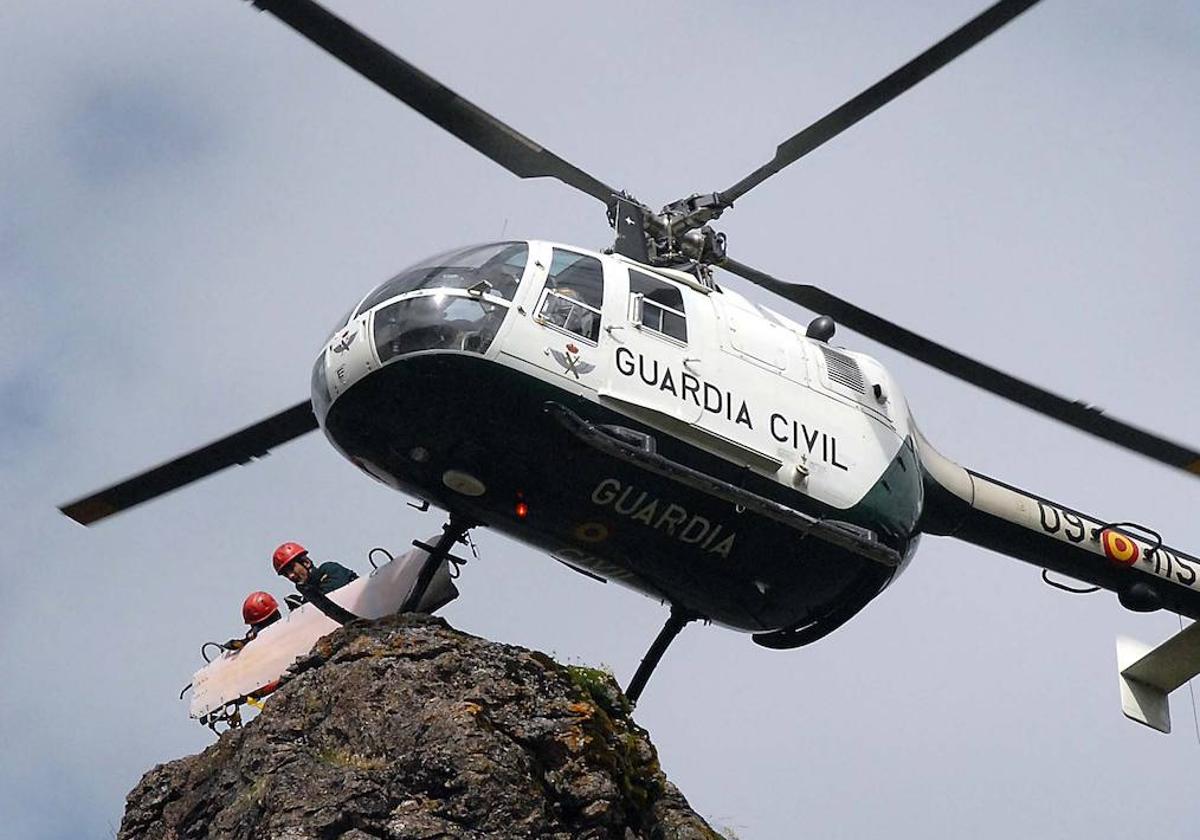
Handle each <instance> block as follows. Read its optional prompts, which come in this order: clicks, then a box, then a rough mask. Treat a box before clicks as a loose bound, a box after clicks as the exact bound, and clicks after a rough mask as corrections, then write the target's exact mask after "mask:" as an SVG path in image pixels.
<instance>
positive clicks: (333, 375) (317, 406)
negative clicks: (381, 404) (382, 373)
mask: <svg viewBox="0 0 1200 840" xmlns="http://www.w3.org/2000/svg"><path fill="white" fill-rule="evenodd" d="M368 317H369V316H368V315H366V314H364V315H359V316H358V317H356V318H354V319H353V320H352V321H351V322H350V323H348V324H347V325H346V326H344V327H343V328H342V329H340V330H338V331H337V332H336V333H334V335H333V337H332V338H330V339H329V343H328V344H327V345H326V346H325V349H324V350H323V351H322V352H321V354H320V355H319V356H318V357H317V361H316V363H315V364H314V365H313V374H312V403H313V412H314V413H315V414H316V415H317V420H318V421H321V420H323V418H324V416H325V414H326V412H327V411H328V410H329V406H330V404H332V402H333V401H334V400H336V399H337V398H338V397H339V396H341V395H342V393H344V392H345V390H346V389H347V388H349V387H350V386H351V385H353V384H354V383H355V382H357V381H359V380H360V379H362V378H363V377H364V376H366V375H367V374H368V373H370V372H371V371H372V370H373V369H374V368H375V366H376V365H375V360H374V358H373V357H372V355H371V348H370V342H368V340H367V336H368V332H367V319H368Z"/></svg>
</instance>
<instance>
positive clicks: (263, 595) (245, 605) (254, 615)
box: [221, 592, 283, 650]
mask: <svg viewBox="0 0 1200 840" xmlns="http://www.w3.org/2000/svg"><path fill="white" fill-rule="evenodd" d="M282 617H283V616H281V615H280V614H279V602H278V601H276V600H275V598H274V597H273V596H272V595H271V593H270V592H251V593H250V594H249V595H247V596H246V600H245V601H242V621H244V622H246V624H247V625H249V627H248V628H247V629H246V635H244V636H242V638H240V639H230V640H229V641H227V642H226V643H225V644H223V645H221V647H223V648H225V649H226V650H241V649H242V648H244V647H245V646H246V645H248V644H249V643H250V642H252V641H254V639H255V638H257V637H258V634H259V633H260V632H262V630H263V629H264V628H266V627H269V626H271V625H272V624H274V623H275V622H276V621H279V619H280V618H282Z"/></svg>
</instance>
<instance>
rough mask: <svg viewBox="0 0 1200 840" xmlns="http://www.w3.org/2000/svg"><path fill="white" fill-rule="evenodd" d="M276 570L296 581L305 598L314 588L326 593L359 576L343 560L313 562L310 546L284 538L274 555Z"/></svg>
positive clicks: (272, 559) (273, 563)
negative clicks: (316, 564) (284, 540)
mask: <svg viewBox="0 0 1200 840" xmlns="http://www.w3.org/2000/svg"><path fill="white" fill-rule="evenodd" d="M271 564H272V565H273V566H274V567H275V573H276V574H278V575H283V576H284V577H286V578H287V579H288V580H290V581H291V582H292V583H294V584H296V591H297V592H299V593H300V594H301V595H303V596H304V597H305V598H306V599H307V598H308V597H309V596H310V595H312V594H313V593H314V592H319V593H321V594H322V595H326V594H328V593H330V592H332V591H333V590H335V589H340V588H341V587H343V586H345V585H346V584H347V583H349V582H350V581H352V580H355V579H357V578H358V575H356V574H355V573H354V572H352V571H351V570H350V569H347V568H346V567H345V566H343V565H342V564H341V563H334V562H333V561H332V560H330V561H328V562H325V563H322V564H321V565H320V566H313V562H312V560H311V559H309V556H308V549H307V548H305V547H304V546H302V545H300V543H295V542H285V543H283V544H282V545H280V546H279V548H277V549H275V553H274V554H273V555H272V556H271Z"/></svg>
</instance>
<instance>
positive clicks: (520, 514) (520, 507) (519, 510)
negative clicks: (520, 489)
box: [516, 502, 529, 519]
mask: <svg viewBox="0 0 1200 840" xmlns="http://www.w3.org/2000/svg"><path fill="white" fill-rule="evenodd" d="M516 514H517V519H524V518H525V517H526V516H528V515H529V505H527V504H525V503H524V502H517V507H516Z"/></svg>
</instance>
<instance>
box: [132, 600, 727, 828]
mask: <svg viewBox="0 0 1200 840" xmlns="http://www.w3.org/2000/svg"><path fill="white" fill-rule="evenodd" d="M118 837H119V840H133V838H192V837H197V838H198V837H221V838H247V840H249V838H255V840H262V838H280V840H282V838H289V840H290V839H291V838H294V839H295V840H300V838H343V840H367V839H368V838H390V839H391V840H401V838H405V840H407V838H414V840H415V838H422V840H425V839H426V838H501V837H503V838H522V837H547V838H564V840H565V838H589V840H592V839H593V838H594V839H595V840H599V838H619V840H634V838H644V840H668V839H669V838H670V839H674V838H678V839H679V840H693V839H694V838H695V840H699V838H705V839H706V840H707V839H708V838H718V837H719V835H718V834H716V833H715V832H714V831H713V830H712V829H711V828H710V827H709V826H708V825H707V824H706V823H705V822H704V820H702V819H701V818H700V817H699V816H697V815H696V814H695V813H693V812H692V810H691V809H690V808H689V807H688V804H687V801H686V800H685V799H684V798H683V796H682V795H681V794H680V793H679V791H678V790H676V789H675V787H674V786H673V785H671V784H670V782H668V781H667V779H666V777H665V776H664V775H663V773H662V771H661V769H660V768H659V765H658V760H657V756H656V754H655V751H654V747H653V746H652V745H651V743H650V740H649V738H648V737H647V734H646V732H645V731H644V730H642V729H640V728H639V727H638V726H637V725H636V724H634V723H633V721H632V720H631V719H630V717H629V706H628V703H627V701H626V700H625V698H624V696H623V695H622V694H621V693H620V690H619V689H618V688H617V686H616V684H615V683H613V681H612V679H611V678H610V677H608V676H607V675H605V674H603V673H601V672H597V671H592V670H590V669H581V668H564V667H563V666H561V665H559V664H557V663H556V662H554V661H553V660H551V659H550V658H548V657H547V656H545V655H544V654H541V653H536V652H533V651H528V650H525V649H523V648H518V647H512V646H509V645H501V644H496V643H494V642H489V641H486V640H484V639H479V638H476V637H473V636H468V635H466V634H464V633H460V632H458V631H456V630H453V629H452V628H450V627H449V626H448V625H447V624H446V623H445V622H443V621H442V620H441V619H437V618H429V617H425V616H412V615H409V616H399V617H393V618H388V619H383V620H381V621H379V622H373V623H356V624H353V625H351V626H349V627H346V628H343V629H341V630H338V631H337V632H335V633H333V634H331V635H329V636H327V637H325V638H324V639H322V640H321V641H320V642H318V644H317V646H316V648H314V650H313V652H312V653H311V654H309V655H308V656H307V657H305V658H303V659H300V660H298V661H297V662H296V664H295V665H294V666H293V668H292V670H291V671H290V672H289V676H288V677H287V678H286V679H285V681H284V684H283V686H282V687H281V688H280V689H279V690H278V691H277V692H276V693H275V694H274V695H273V696H272V697H271V698H270V699H269V700H268V701H267V704H266V708H265V709H264V710H263V712H262V714H261V715H259V716H258V718H257V719H255V720H254V721H251V722H250V723H249V724H248V725H246V726H245V727H243V728H241V729H235V730H231V731H229V732H226V733H225V734H223V735H222V736H221V738H220V739H219V740H218V741H217V743H215V744H213V745H212V746H211V747H209V748H208V749H206V750H205V751H204V752H202V753H200V754H199V755H195V756H191V757H189V758H183V759H179V760H178V761H173V762H171V763H170V764H163V765H159V766H158V767H156V768H154V769H153V770H151V771H150V772H149V773H147V774H146V775H145V776H144V777H143V778H142V781H141V782H140V783H139V784H138V786H137V787H136V788H134V790H133V791H132V792H131V793H130V794H129V797H128V801H127V804H126V810H125V817H124V819H123V820H122V822H121V830H120V834H119V835H118Z"/></svg>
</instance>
